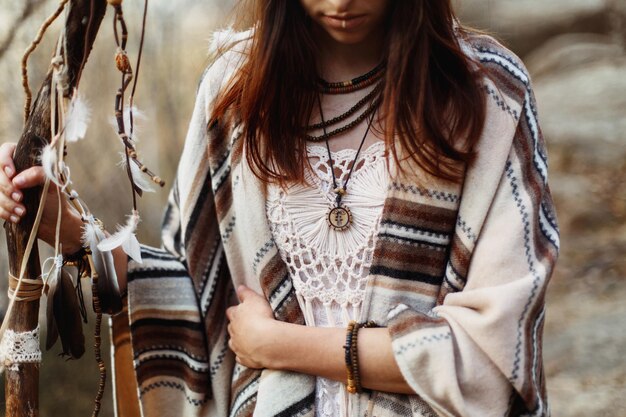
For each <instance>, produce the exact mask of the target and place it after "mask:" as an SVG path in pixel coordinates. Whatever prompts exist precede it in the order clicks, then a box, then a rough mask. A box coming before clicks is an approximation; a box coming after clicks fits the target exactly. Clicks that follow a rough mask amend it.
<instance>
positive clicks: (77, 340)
mask: <svg viewBox="0 0 626 417" xmlns="http://www.w3.org/2000/svg"><path fill="white" fill-rule="evenodd" d="M52 302H53V311H54V319H55V322H56V327H57V329H58V332H59V336H60V337H61V344H62V346H63V352H61V355H62V356H65V355H67V356H69V357H70V358H71V359H78V358H80V357H81V356H83V353H85V336H84V334H83V325H82V322H81V315H80V306H79V304H78V297H77V296H76V290H75V288H74V283H73V281H72V277H71V276H70V274H69V273H68V272H67V271H65V270H61V273H60V275H59V283H58V285H57V288H56V290H55V292H54V297H53V298H52Z"/></svg>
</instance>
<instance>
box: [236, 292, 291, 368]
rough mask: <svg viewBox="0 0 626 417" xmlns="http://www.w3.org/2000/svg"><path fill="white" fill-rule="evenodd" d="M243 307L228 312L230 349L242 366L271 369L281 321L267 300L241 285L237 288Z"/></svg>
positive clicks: (237, 306)
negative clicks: (275, 317)
mask: <svg viewBox="0 0 626 417" xmlns="http://www.w3.org/2000/svg"><path fill="white" fill-rule="evenodd" d="M237 297H238V298H239V301H240V303H239V305H236V306H233V307H230V308H228V309H227V310H226V316H227V317H228V320H229V321H230V323H229V324H228V333H229V334H230V341H229V342H228V346H229V347H230V348H231V350H232V351H233V352H235V355H236V360H237V362H238V363H240V364H242V365H244V366H247V367H249V368H255V369H260V368H270V367H271V358H272V352H273V351H274V349H273V348H274V347H275V346H276V344H277V342H278V337H279V334H280V332H279V327H280V322H279V321H277V320H276V319H274V314H273V312H272V308H271V307H270V305H269V303H268V302H267V300H266V299H265V298H264V297H263V296H261V295H259V294H257V293H256V292H254V291H252V290H251V289H250V288H248V287H246V286H244V285H241V286H240V287H239V288H237Z"/></svg>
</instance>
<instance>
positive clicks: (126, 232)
mask: <svg viewBox="0 0 626 417" xmlns="http://www.w3.org/2000/svg"><path fill="white" fill-rule="evenodd" d="M139 220H140V219H139V213H137V212H136V211H133V213H132V214H131V215H130V216H128V218H127V219H126V224H125V225H124V226H119V225H118V226H117V232H116V233H115V234H113V235H111V236H109V237H107V238H106V239H104V240H102V241H101V242H100V243H98V245H97V247H98V249H99V250H101V251H112V250H113V249H115V248H117V247H119V246H121V247H122V249H123V250H124V252H126V254H127V255H128V256H130V257H131V258H133V260H135V262H139V263H142V260H141V248H140V246H139V241H138V240H137V236H135V231H136V230H137V225H138V224H139Z"/></svg>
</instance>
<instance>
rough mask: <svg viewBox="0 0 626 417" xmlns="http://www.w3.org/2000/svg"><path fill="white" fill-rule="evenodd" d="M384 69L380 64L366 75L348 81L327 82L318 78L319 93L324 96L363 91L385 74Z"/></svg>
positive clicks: (382, 64)
mask: <svg viewBox="0 0 626 417" xmlns="http://www.w3.org/2000/svg"><path fill="white" fill-rule="evenodd" d="M384 69H385V63H384V62H381V63H380V64H378V65H377V66H376V67H375V68H374V69H372V70H371V71H369V72H368V73H366V74H363V75H359V76H358V77H355V78H353V79H351V80H348V81H338V82H328V81H326V80H324V79H322V78H319V79H318V83H319V85H320V91H321V92H322V93H324V94H345V93H351V92H353V91H356V90H360V89H363V88H365V87H367V86H370V85H372V84H374V83H375V82H376V81H378V80H379V79H381V78H382V76H383V75H384V73H385V71H384Z"/></svg>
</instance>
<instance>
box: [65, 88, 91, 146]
mask: <svg viewBox="0 0 626 417" xmlns="http://www.w3.org/2000/svg"><path fill="white" fill-rule="evenodd" d="M90 119H91V109H90V108H89V106H88V105H87V103H86V102H85V100H83V99H82V98H81V96H80V95H79V94H78V93H77V94H74V97H72V101H70V105H69V109H68V110H67V114H66V116H65V140H66V141H68V142H76V141H78V140H80V139H83V138H84V137H85V134H86V133H87V127H88V126H89V120H90Z"/></svg>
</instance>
